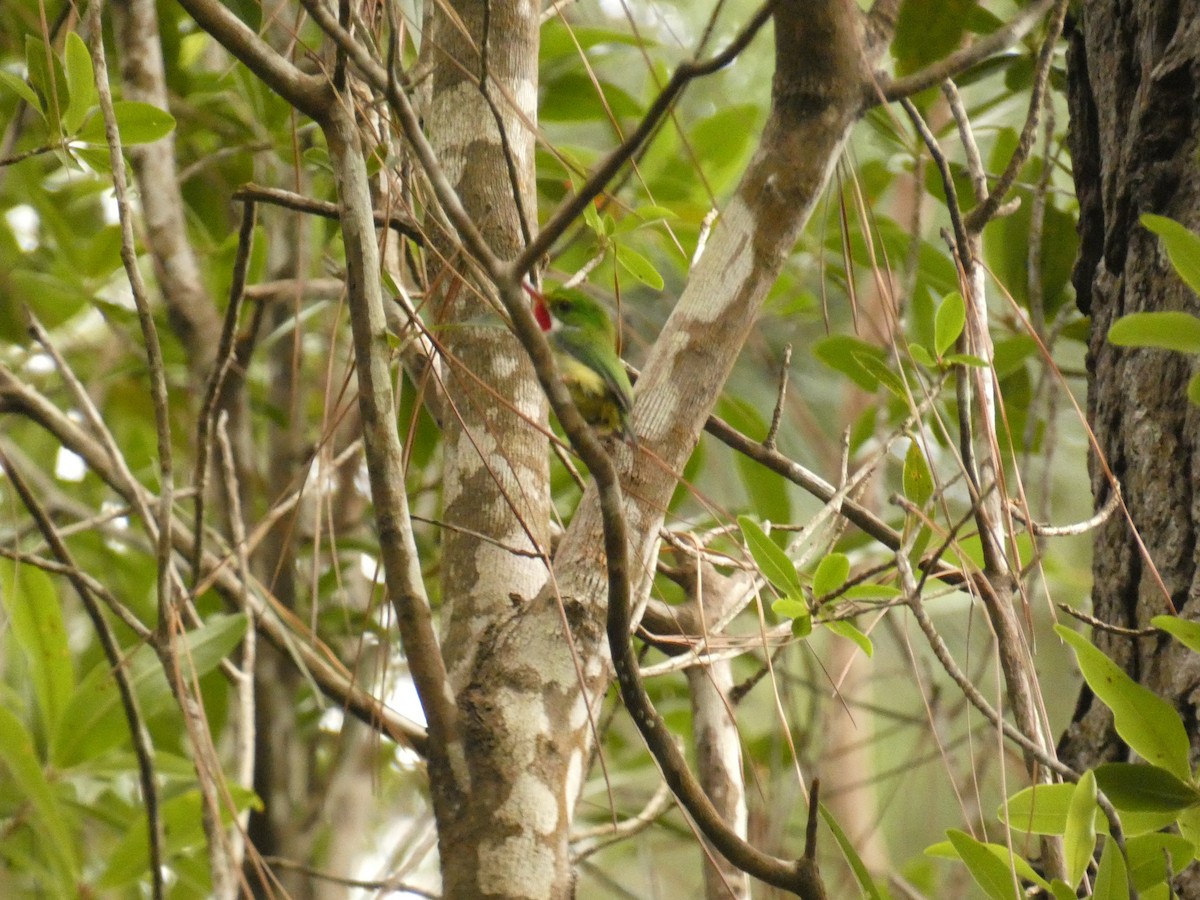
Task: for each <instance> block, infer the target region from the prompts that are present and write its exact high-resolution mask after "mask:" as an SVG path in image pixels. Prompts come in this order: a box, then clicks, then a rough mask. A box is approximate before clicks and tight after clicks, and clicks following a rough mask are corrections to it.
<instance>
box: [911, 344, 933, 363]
mask: <svg viewBox="0 0 1200 900" xmlns="http://www.w3.org/2000/svg"><path fill="white" fill-rule="evenodd" d="M908 355H909V356H911V357H912V358H913V361H914V362H915V363H917V365H919V366H924V367H925V368H926V369H936V368H937V360H936V359H934V358H933V354H931V353H930V352H929V351H928V350H926V349H925V347H924V345H922V344H909V345H908Z"/></svg>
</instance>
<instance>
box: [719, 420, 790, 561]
mask: <svg viewBox="0 0 1200 900" xmlns="http://www.w3.org/2000/svg"><path fill="white" fill-rule="evenodd" d="M717 411H718V414H719V415H720V416H721V418H723V419H725V421H727V422H728V423H729V424H730V425H732V426H733V427H734V428H736V429H737V430H738V431H740V432H742V433H743V434H745V435H749V436H750V437H751V438H753V439H754V440H756V441H762V440H765V439H766V436H767V430H768V427H769V426H768V424H767V421H766V419H764V418H763V417H762V415H761V414H760V413H759V411H758V410H757V409H755V408H754V407H753V406H751V405H750V404H749V403H747V402H745V401H744V400H741V399H739V398H737V397H728V396H723V397H721V398H720V400H718V401H717ZM734 465H735V466H736V467H737V473H738V477H739V479H740V480H741V482H742V486H743V487H744V488H745V489H746V494H747V496H748V497H749V501H750V506H749V508H750V509H752V510H753V511H754V514H755V517H756V518H757V519H759V520H770V521H772V522H790V521H791V520H792V502H791V501H792V498H791V491H790V490H789V488H790V485H789V483H788V481H787V480H786V479H785V478H784V477H783V476H782V475H780V474H779V473H778V472H773V471H771V470H770V469H768V468H767V467H766V466H760V465H759V464H758V463H756V462H755V461H754V460H752V459H750V458H749V457H747V456H745V455H744V454H741V453H738V454H736V455H735V456H734ZM775 543H778V540H776V541H775Z"/></svg>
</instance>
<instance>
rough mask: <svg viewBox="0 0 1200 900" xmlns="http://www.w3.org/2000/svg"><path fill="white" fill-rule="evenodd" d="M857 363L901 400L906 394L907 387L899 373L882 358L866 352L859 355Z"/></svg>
mask: <svg viewBox="0 0 1200 900" xmlns="http://www.w3.org/2000/svg"><path fill="white" fill-rule="evenodd" d="M858 363H859V365H861V366H862V367H863V368H864V369H865V370H866V371H867V372H870V373H871V376H872V377H873V378H874V379H875V380H876V381H878V382H879V383H880V384H882V385H883V386H884V387H885V388H887V389H888V390H889V391H891V392H892V393H893V394H895V395H896V396H897V397H899V398H900V399H901V400H903V399H904V398H905V397H907V396H908V389H907V388H906V387H905V386H904V382H903V381H902V380H901V379H900V376H899V375H897V374H896V373H895V372H893V371H892V368H891V366H889V365H888V364H887V362H886V361H885V360H884V359H882V358H880V357H878V356H876V355H874V354H868V355H866V356H861V357H859V359H858Z"/></svg>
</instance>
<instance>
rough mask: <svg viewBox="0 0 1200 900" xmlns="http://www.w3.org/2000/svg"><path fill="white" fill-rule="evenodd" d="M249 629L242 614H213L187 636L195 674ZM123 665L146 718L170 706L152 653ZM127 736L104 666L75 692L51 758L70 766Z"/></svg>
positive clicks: (186, 652) (140, 651)
mask: <svg viewBox="0 0 1200 900" xmlns="http://www.w3.org/2000/svg"><path fill="white" fill-rule="evenodd" d="M245 630H246V617H245V616H244V615H243V614H241V613H238V614H236V615H217V616H210V617H209V619H208V620H207V621H206V622H205V623H204V624H203V625H202V626H201V627H199V628H197V629H193V630H192V631H189V632H187V633H186V634H185V635H184V640H183V644H184V647H183V648H182V650H181V656H182V658H183V659H184V660H186V661H188V662H190V665H191V666H194V669H195V674H196V675H203V674H205V673H206V672H210V671H212V669H214V668H216V666H217V665H218V664H219V663H220V662H221V660H222V659H224V658H225V657H226V656H228V655H229V653H230V652H231V651H232V650H233V648H234V647H236V646H237V644H238V642H239V641H240V640H241V639H242V635H243V634H244V633H245ZM185 665H186V663H185ZM125 666H126V671H127V673H128V677H129V683H130V685H131V687H132V688H133V691H134V693H135V694H136V695H137V699H138V704H139V706H140V708H141V713H142V715H143V717H145V718H150V717H151V716H154V715H157V714H159V713H161V712H163V711H164V710H166V709H169V708H170V707H171V706H172V704H173V703H174V700H173V698H172V696H171V689H170V687H169V685H168V684H167V679H166V676H164V675H163V672H162V665H161V663H160V662H159V660H158V657H157V656H156V655H155V654H154V651H153V650H151V649H150V648H149V647H147V646H141V647H138V648H137V649H136V650H135V651H134V652H133V653H131V654H129V656H128V657H126V662H125ZM185 671H186V670H185ZM128 733H129V726H128V724H127V723H126V721H125V714H124V710H123V708H122V706H121V698H120V694H119V693H118V691H117V685H116V682H115V681H114V680H113V677H112V672H111V668H110V666H109V665H108V663H107V662H101V663H98V664H97V665H96V667H95V668H94V669H92V671H91V672H89V673H88V674H87V675H85V676H84V677H83V679H82V680H81V681H80V682H79V685H78V686H77V687H76V688H75V692H74V694H73V695H72V696H71V699H70V701H69V703H68V704H67V709H66V711H65V712H64V714H63V717H62V722H61V723H60V727H59V729H58V730H57V731H56V732H55V733H54V735H53V736H52V738H51V741H50V758H51V760H53V762H54V764H55V765H56V766H58V767H60V768H69V767H71V766H75V765H78V764H79V763H81V762H83V761H85V760H88V759H91V758H93V757H95V756H97V755H99V754H101V753H103V752H105V751H106V750H110V749H112V748H113V747H115V746H117V744H119V743H121V741H123V740H125V739H126V738H127V736H128Z"/></svg>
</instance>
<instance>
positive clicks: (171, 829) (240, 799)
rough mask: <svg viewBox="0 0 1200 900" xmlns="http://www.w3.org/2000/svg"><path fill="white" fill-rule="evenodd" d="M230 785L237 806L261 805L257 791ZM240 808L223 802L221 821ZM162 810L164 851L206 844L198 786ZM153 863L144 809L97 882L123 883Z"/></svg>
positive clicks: (107, 887) (103, 885)
mask: <svg viewBox="0 0 1200 900" xmlns="http://www.w3.org/2000/svg"><path fill="white" fill-rule="evenodd" d="M226 788H228V790H229V794H230V796H231V797H232V799H233V802H234V805H235V806H236V807H237V810H242V809H245V808H246V807H248V806H253V807H254V808H261V804H260V803H259V802H258V800H257V797H256V796H255V795H254V793H253V791H248V790H246V789H245V788H242V787H239V786H238V785H236V784H227V785H226ZM237 810H230V809H229V808H228V807H227V805H226V804H224V803H222V804H221V821H222V822H223V823H224V824H225V825H229V824H230V823H231V822H232V821H233V818H234V816H235V815H236V812H237ZM159 812H160V815H161V816H162V824H163V838H164V847H163V851H164V854H165V855H166V856H168V857H171V856H179V855H181V854H184V853H187V852H188V851H191V850H197V849H199V848H201V847H203V846H204V843H205V836H204V827H203V825H202V816H201V798H200V792H199V791H198V790H190V791H187V792H186V793H183V794H180V795H179V796H177V797H172V798H170V799H169V800H166V801H165V802H163V804H162V807H161V809H160V810H159ZM149 866H150V838H149V829H148V828H147V823H146V814H145V812H144V811H143V812H142V813H141V815H140V816H138V817H137V819H136V821H135V823H134V824H133V826H132V827H131V828H130V829H129V830H128V831H127V832H126V833H125V835H124V837H122V838H121V840H120V841H119V842H118V843H117V846H116V848H115V849H114V850H113V851H112V853H111V854H109V857H108V866H107V867H106V868H105V870H104V873H103V874H102V875H101V876H100V879H99V880H98V881H97V884H96V886H97V887H99V888H101V889H103V890H107V891H111V890H115V889H117V888H120V887H123V886H125V885H127V884H129V883H131V882H133V881H134V880H136V879H137V878H139V877H142V876H144V875H145V873H146V871H147V870H148V869H149Z"/></svg>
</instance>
